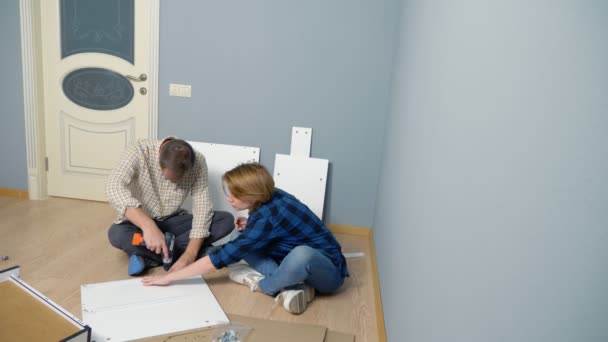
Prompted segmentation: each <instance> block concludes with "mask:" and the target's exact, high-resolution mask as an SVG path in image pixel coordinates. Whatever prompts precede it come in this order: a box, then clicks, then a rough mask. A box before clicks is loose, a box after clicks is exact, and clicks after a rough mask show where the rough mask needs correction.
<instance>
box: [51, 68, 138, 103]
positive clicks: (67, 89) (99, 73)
mask: <svg viewBox="0 0 608 342" xmlns="http://www.w3.org/2000/svg"><path fill="white" fill-rule="evenodd" d="M63 92H64V94H65V96H66V97H67V98H68V99H70V100H71V101H72V102H74V103H76V104H77V105H79V106H82V107H85V108H89V109H94V110H114V109H118V108H122V107H124V106H126V105H127V104H129V102H131V100H132V99H133V94H134V90H133V85H131V82H129V80H128V79H127V78H126V77H124V76H123V75H121V74H119V73H116V72H114V71H111V70H108V69H103V68H83V69H78V70H74V71H72V72H70V73H69V74H68V75H67V76H66V77H65V78H64V79H63Z"/></svg>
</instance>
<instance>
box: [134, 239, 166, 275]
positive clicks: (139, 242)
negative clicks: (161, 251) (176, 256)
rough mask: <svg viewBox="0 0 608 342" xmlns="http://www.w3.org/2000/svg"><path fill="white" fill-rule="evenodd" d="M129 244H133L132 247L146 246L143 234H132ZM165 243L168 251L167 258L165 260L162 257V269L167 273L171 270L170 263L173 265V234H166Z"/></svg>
mask: <svg viewBox="0 0 608 342" xmlns="http://www.w3.org/2000/svg"><path fill="white" fill-rule="evenodd" d="M131 243H132V244H133V246H145V245H146V242H145V241H144V236H143V234H142V233H139V232H136V233H135V234H133V239H132V240H131ZM165 243H166V244H167V248H168V249H169V257H168V258H167V259H165V257H164V255H163V268H164V269H165V271H168V270H169V269H170V268H171V263H173V247H174V246H175V235H173V233H169V232H166V233H165Z"/></svg>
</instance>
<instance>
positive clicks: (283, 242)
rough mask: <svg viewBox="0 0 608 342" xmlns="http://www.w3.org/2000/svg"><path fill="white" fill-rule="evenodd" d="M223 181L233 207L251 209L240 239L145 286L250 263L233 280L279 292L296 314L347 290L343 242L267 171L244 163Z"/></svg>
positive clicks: (240, 221) (239, 221) (241, 221)
mask: <svg viewBox="0 0 608 342" xmlns="http://www.w3.org/2000/svg"><path fill="white" fill-rule="evenodd" d="M222 183H223V187H224V192H225V193H226V196H227V197H228V203H230V205H231V206H232V207H233V208H234V209H235V210H237V211H238V210H245V209H247V210H249V217H248V218H245V217H237V218H236V219H235V225H236V227H237V229H238V230H239V231H241V234H240V236H239V237H238V238H236V239H235V240H233V241H231V242H228V243H226V244H225V245H223V246H222V247H221V248H219V249H217V250H215V251H213V252H211V253H210V254H209V255H208V256H206V257H204V258H202V259H199V260H198V261H196V262H195V263H193V264H191V265H189V266H187V267H186V268H183V269H180V270H177V271H175V272H170V273H168V274H166V275H163V276H158V277H146V278H144V279H143V280H142V282H143V283H144V284H145V285H168V284H170V283H171V282H172V281H175V280H178V279H182V278H187V277H190V276H193V275H197V274H206V273H207V272H210V271H211V270H214V269H220V268H223V267H225V266H228V265H231V264H234V263H236V262H238V261H240V260H241V259H244V260H245V261H246V262H247V263H248V264H249V265H244V264H238V265H235V266H232V267H231V272H230V279H232V280H233V281H235V282H238V283H240V284H243V285H247V286H248V287H249V288H250V289H251V290H252V291H260V292H264V293H266V294H268V295H270V296H275V295H277V294H279V295H278V296H277V299H279V298H282V299H283V307H284V308H285V309H286V310H287V311H289V312H291V313H294V314H300V313H302V312H304V310H306V306H307V305H308V303H309V302H310V301H312V300H313V298H314V295H315V290H316V291H318V292H319V293H324V294H327V293H332V292H335V291H336V290H337V289H338V288H340V286H342V284H343V283H344V278H345V277H348V275H349V274H348V269H347V267H346V260H345V259H344V255H343V254H342V250H341V247H340V244H339V243H338V241H337V240H336V238H335V237H334V236H333V234H332V233H331V232H330V231H329V230H328V229H327V227H325V225H324V224H323V222H321V220H320V219H319V218H318V217H317V216H316V215H315V214H314V213H313V212H312V211H311V210H310V209H308V207H307V206H306V205H304V204H303V203H302V202H300V201H298V199H296V198H295V197H293V196H292V195H290V194H288V193H287V192H285V191H283V190H281V189H278V188H275V187H274V180H273V179H272V176H271V175H270V173H269V172H268V170H266V168H264V167H263V166H262V165H260V164H257V163H249V164H242V165H239V166H237V167H236V168H234V169H232V170H230V171H228V172H226V173H225V174H224V175H223V176H222Z"/></svg>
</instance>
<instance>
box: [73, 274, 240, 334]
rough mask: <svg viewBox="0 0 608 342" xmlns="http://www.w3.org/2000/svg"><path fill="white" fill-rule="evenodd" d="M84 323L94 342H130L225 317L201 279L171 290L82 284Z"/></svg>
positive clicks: (133, 283) (135, 282)
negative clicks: (87, 326)
mask: <svg viewBox="0 0 608 342" xmlns="http://www.w3.org/2000/svg"><path fill="white" fill-rule="evenodd" d="M80 292H81V296H82V298H81V303H82V320H83V321H84V322H86V323H87V324H88V325H89V326H90V327H91V329H92V332H93V337H92V341H96V342H102V341H104V342H105V341H130V340H135V339H141V338H144V337H150V336H158V335H163V334H169V333H174V332H179V331H186V330H192V329H199V328H208V327H213V326H216V325H221V324H227V323H228V322H229V320H228V317H227V316H226V314H225V313H224V311H223V310H222V308H221V307H220V305H219V303H218V302H217V300H216V299H215V296H213V294H212V293H211V290H210V289H209V286H208V285H207V284H206V283H205V281H204V279H203V278H202V277H200V276H196V277H192V278H188V279H184V280H180V281H177V282H175V283H173V284H172V285H171V286H144V285H142V283H141V279H129V280H120V281H113V282H106V283H98V284H87V285H82V286H81V289H80Z"/></svg>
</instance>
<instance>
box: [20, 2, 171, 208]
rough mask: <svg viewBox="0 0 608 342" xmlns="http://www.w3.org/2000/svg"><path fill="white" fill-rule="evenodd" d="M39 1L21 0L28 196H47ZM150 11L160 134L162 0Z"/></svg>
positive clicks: (151, 118) (152, 132)
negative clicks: (159, 68)
mask: <svg viewBox="0 0 608 342" xmlns="http://www.w3.org/2000/svg"><path fill="white" fill-rule="evenodd" d="M40 1H44V0H19V14H20V17H21V18H20V19H21V66H22V72H23V114H24V117H25V150H26V157H27V187H28V193H29V198H30V199H32V200H41V199H46V198H48V192H47V182H46V168H45V156H46V146H45V138H44V112H43V110H40V108H44V106H43V103H42V97H41V96H40V95H39V94H42V68H41V65H42V60H41V58H42V55H41V53H40V29H39V23H40ZM149 3H150V6H151V9H152V10H151V11H150V16H151V18H150V72H149V78H148V79H149V80H150V81H149V83H148V101H149V112H148V122H149V127H148V137H149V138H152V139H155V138H156V137H157V136H158V55H159V27H160V25H159V22H160V20H159V18H160V0H149Z"/></svg>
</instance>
